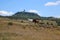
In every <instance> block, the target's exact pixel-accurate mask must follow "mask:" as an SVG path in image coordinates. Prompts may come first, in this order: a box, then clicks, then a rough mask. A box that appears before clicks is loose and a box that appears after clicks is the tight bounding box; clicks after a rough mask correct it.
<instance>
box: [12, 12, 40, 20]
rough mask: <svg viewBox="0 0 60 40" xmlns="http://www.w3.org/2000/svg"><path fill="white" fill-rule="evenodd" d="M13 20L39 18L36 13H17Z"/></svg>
mask: <svg viewBox="0 0 60 40" xmlns="http://www.w3.org/2000/svg"><path fill="white" fill-rule="evenodd" d="M12 17H13V18H15V19H28V18H30V19H36V18H38V19H40V16H39V15H38V14H36V13H30V12H17V13H15V14H14V15H13V16H12Z"/></svg>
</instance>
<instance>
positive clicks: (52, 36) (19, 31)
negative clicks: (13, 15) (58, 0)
mask: <svg viewBox="0 0 60 40" xmlns="http://www.w3.org/2000/svg"><path fill="white" fill-rule="evenodd" d="M9 22H12V23H13V25H8V23H9ZM8 27H9V28H8ZM0 40H60V30H56V29H54V28H52V29H50V28H43V27H39V25H38V24H34V23H31V22H27V21H25V22H24V21H23V22H20V21H16V20H3V19H0Z"/></svg>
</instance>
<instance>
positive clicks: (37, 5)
mask: <svg viewBox="0 0 60 40" xmlns="http://www.w3.org/2000/svg"><path fill="white" fill-rule="evenodd" d="M23 10H25V11H26V12H35V13H37V14H38V15H40V16H44V17H49V16H53V17H59V18H60V0H0V15H3V16H10V15H13V14H15V13H16V12H20V11H23Z"/></svg>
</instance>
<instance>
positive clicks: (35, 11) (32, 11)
mask: <svg viewBox="0 0 60 40" xmlns="http://www.w3.org/2000/svg"><path fill="white" fill-rule="evenodd" d="M28 12H31V13H37V14H38V15H40V14H39V11H37V10H29V11H28Z"/></svg>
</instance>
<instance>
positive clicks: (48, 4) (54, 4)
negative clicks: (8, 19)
mask: <svg viewBox="0 0 60 40" xmlns="http://www.w3.org/2000/svg"><path fill="white" fill-rule="evenodd" d="M57 5H60V0H59V1H56V2H47V3H46V4H45V6H57Z"/></svg>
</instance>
